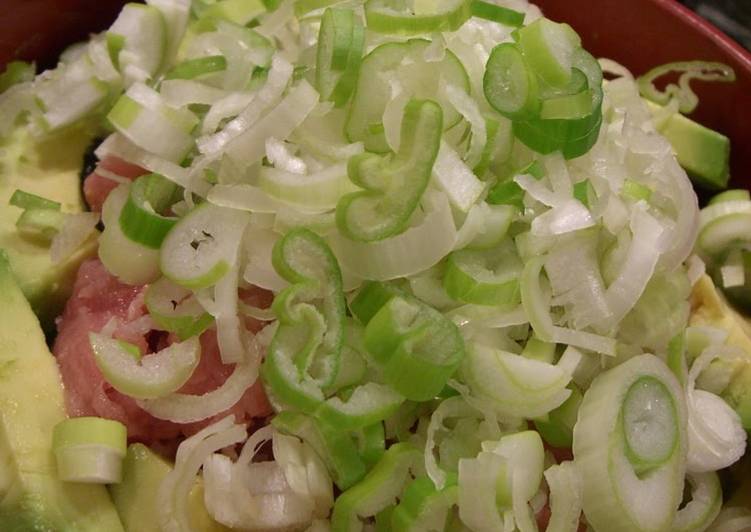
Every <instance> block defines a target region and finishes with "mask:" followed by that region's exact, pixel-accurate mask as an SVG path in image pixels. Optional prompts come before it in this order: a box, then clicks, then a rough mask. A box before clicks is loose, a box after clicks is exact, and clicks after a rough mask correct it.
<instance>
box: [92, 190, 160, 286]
mask: <svg viewBox="0 0 751 532" xmlns="http://www.w3.org/2000/svg"><path fill="white" fill-rule="evenodd" d="M129 193H130V185H120V186H118V187H117V188H116V189H115V190H113V191H112V192H110V195H109V196H107V199H106V200H105V202H104V205H103V206H102V221H103V222H104V232H103V233H102V235H101V236H100V237H99V259H100V260H101V261H102V264H104V266H105V268H107V271H109V272H110V273H112V274H113V275H115V276H116V277H117V278H118V279H120V280H121V281H122V282H124V283H128V284H133V285H142V284H146V283H150V282H152V281H156V280H157V279H158V278H159V250H156V249H151V248H147V247H146V246H143V245H141V244H139V243H137V242H133V241H132V240H130V239H129V238H128V237H127V236H125V234H124V233H123V232H122V229H120V223H119V218H120V212H121V211H122V208H123V205H125V202H126V201H127V200H128V194H129Z"/></svg>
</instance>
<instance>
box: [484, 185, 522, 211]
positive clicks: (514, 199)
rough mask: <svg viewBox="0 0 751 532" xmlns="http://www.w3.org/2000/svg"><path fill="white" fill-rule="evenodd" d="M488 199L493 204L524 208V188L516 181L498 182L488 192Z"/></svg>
mask: <svg viewBox="0 0 751 532" xmlns="http://www.w3.org/2000/svg"><path fill="white" fill-rule="evenodd" d="M486 201H487V202H488V203H490V204H491V205H513V206H514V207H516V208H517V209H519V210H522V209H524V190H523V189H522V187H520V186H519V185H518V184H516V182H515V181H511V180H509V181H504V182H502V183H498V184H497V185H495V186H494V187H493V188H491V189H490V191H489V192H488V197H487V198H486Z"/></svg>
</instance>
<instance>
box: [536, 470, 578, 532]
mask: <svg viewBox="0 0 751 532" xmlns="http://www.w3.org/2000/svg"><path fill="white" fill-rule="evenodd" d="M544 474H545V481H546V482H547V484H548V487H549V488H550V497H549V499H550V521H549V522H548V527H547V528H546V529H545V530H546V532H576V531H577V530H579V526H580V518H581V512H582V483H581V475H580V473H579V471H578V469H577V465H576V463H575V462H561V463H560V464H557V465H554V466H550V467H549V468H548V469H546V470H545V473H544Z"/></svg>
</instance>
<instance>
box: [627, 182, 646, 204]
mask: <svg viewBox="0 0 751 532" xmlns="http://www.w3.org/2000/svg"><path fill="white" fill-rule="evenodd" d="M621 195H623V196H624V197H626V198H629V199H632V200H634V201H640V200H644V201H647V202H648V201H649V199H650V198H651V197H652V189H651V188H649V187H648V186H646V185H642V184H641V183H637V182H636V181H634V180H633V179H626V180H625V181H624V182H623V188H622V189H621Z"/></svg>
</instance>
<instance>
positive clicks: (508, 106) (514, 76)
mask: <svg viewBox="0 0 751 532" xmlns="http://www.w3.org/2000/svg"><path fill="white" fill-rule="evenodd" d="M482 83H483V89H484V91H485V98H486V99H487V100H488V103H489V104H490V105H491V106H492V107H493V108H494V109H495V110H496V111H498V112H499V113H501V114H503V115H504V116H506V117H508V118H513V119H516V118H524V117H531V116H535V115H536V114H537V112H538V110H539V107H540V100H539V98H538V88H537V78H536V76H535V74H534V72H532V70H531V69H530V68H529V66H528V65H527V61H526V60H525V58H524V56H523V55H522V53H521V52H520V51H519V49H518V48H517V46H516V45H515V44H512V43H502V44H499V45H498V46H496V47H495V48H493V51H492V52H491V53H490V57H489V58H488V62H487V65H486V66H485V75H484V77H483V81H482Z"/></svg>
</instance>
